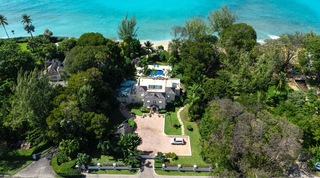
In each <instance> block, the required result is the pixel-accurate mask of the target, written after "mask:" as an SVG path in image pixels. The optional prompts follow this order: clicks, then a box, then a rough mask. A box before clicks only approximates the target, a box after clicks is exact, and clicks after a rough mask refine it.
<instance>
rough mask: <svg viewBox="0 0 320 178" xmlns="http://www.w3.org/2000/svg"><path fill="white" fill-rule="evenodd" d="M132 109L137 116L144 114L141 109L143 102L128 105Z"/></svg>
mask: <svg viewBox="0 0 320 178" xmlns="http://www.w3.org/2000/svg"><path fill="white" fill-rule="evenodd" d="M127 107H128V108H129V109H130V112H131V113H134V114H135V115H137V116H142V114H143V112H142V111H141V108H142V104H139V103H135V104H130V105H129V106H127Z"/></svg>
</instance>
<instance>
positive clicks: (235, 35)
mask: <svg viewBox="0 0 320 178" xmlns="http://www.w3.org/2000/svg"><path fill="white" fill-rule="evenodd" d="M220 36H221V39H220V40H221V44H222V46H223V47H225V48H226V49H227V50H228V49H229V48H236V49H237V50H245V51H250V50H252V49H253V47H254V46H255V45H256V43H257V33H256V31H255V30H254V29H253V28H252V26H250V25H247V24H245V23H239V24H233V25H230V26H229V27H228V28H225V29H224V30H222V31H221V35H220Z"/></svg>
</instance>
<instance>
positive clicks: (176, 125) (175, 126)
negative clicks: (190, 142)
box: [173, 124, 181, 129]
mask: <svg viewBox="0 0 320 178" xmlns="http://www.w3.org/2000/svg"><path fill="white" fill-rule="evenodd" d="M173 127H174V128H176V129H178V128H180V127H181V125H180V124H174V125H173Z"/></svg>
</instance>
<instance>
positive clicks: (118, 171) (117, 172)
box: [90, 170, 138, 175]
mask: <svg viewBox="0 0 320 178" xmlns="http://www.w3.org/2000/svg"><path fill="white" fill-rule="evenodd" d="M137 173H138V171H137V170H132V171H130V170H99V171H92V172H90V174H126V175H135V174H137Z"/></svg>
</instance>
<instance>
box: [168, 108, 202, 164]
mask: <svg viewBox="0 0 320 178" xmlns="http://www.w3.org/2000/svg"><path fill="white" fill-rule="evenodd" d="M187 111H188V107H185V109H184V110H182V111H181V113H180V117H181V119H182V122H183V125H184V127H185V129H184V130H185V134H186V135H189V137H190V141H191V150H192V156H179V158H178V160H176V161H171V162H170V164H181V165H185V166H193V165H198V166H207V164H206V163H205V162H204V161H203V160H202V158H201V156H200V152H201V146H200V134H199V128H198V125H197V123H195V122H189V121H187V120H185V119H187V118H186V116H187ZM187 125H191V126H192V128H193V131H189V130H188V129H187V128H186V127H187Z"/></svg>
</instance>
